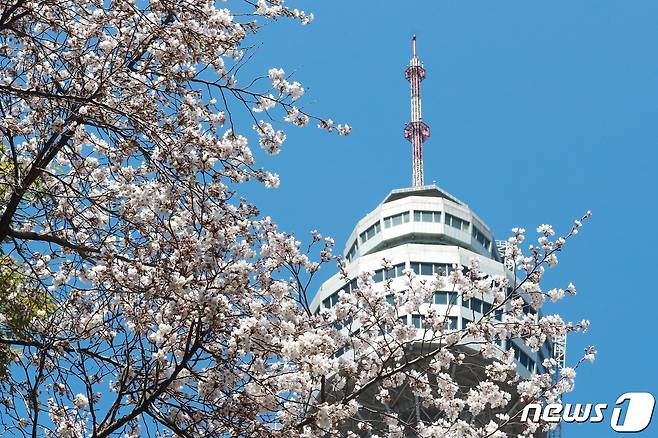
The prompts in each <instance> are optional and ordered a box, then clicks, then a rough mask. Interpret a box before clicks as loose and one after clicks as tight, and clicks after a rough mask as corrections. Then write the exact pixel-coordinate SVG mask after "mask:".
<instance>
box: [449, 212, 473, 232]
mask: <svg viewBox="0 0 658 438" xmlns="http://www.w3.org/2000/svg"><path fill="white" fill-rule="evenodd" d="M446 225H450V226H451V227H453V228H457V229H458V230H461V231H468V225H469V222H468V221H465V220H464V219H460V218H458V217H457V216H453V215H451V214H450V213H446Z"/></svg>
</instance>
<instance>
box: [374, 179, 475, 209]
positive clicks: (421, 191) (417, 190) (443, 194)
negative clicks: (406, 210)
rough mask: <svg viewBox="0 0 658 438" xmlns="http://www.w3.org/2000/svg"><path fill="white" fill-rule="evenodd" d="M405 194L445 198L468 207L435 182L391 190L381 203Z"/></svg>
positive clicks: (394, 199)
mask: <svg viewBox="0 0 658 438" xmlns="http://www.w3.org/2000/svg"><path fill="white" fill-rule="evenodd" d="M407 196H427V197H431V198H445V199H449V200H451V201H453V202H456V203H457V204H460V205H463V206H464V207H468V206H467V205H466V204H465V203H464V202H462V201H460V200H459V199H457V198H455V197H454V196H452V195H451V194H450V193H448V192H447V191H445V190H444V189H442V188H441V187H439V186H437V185H436V184H430V185H426V186H418V187H408V188H404V189H395V190H391V192H390V193H389V194H388V195H387V196H386V198H384V200H383V201H382V204H385V203H387V202H391V201H396V200H398V199H402V198H406V197H407Z"/></svg>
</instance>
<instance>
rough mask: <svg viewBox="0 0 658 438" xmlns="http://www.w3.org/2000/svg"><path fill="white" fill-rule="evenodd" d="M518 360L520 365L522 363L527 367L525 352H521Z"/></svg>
mask: <svg viewBox="0 0 658 438" xmlns="http://www.w3.org/2000/svg"><path fill="white" fill-rule="evenodd" d="M519 362H521V365H523V366H524V367H526V368H527V367H528V356H527V355H526V354H525V353H523V352H521V360H520V361H519Z"/></svg>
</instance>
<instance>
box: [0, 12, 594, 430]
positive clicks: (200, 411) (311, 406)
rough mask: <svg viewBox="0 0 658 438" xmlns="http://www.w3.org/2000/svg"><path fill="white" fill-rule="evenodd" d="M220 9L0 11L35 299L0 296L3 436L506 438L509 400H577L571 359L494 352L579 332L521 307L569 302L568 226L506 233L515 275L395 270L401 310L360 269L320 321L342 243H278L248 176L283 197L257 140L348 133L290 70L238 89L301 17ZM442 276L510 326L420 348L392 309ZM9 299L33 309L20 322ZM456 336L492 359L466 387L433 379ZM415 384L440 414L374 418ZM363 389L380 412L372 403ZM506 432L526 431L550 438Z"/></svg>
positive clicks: (12, 270)
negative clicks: (309, 100) (271, 28)
mask: <svg viewBox="0 0 658 438" xmlns="http://www.w3.org/2000/svg"><path fill="white" fill-rule="evenodd" d="M233 3H234V4H233ZM233 3H232V4H231V5H230V7H231V9H230V10H229V9H227V8H226V7H224V5H217V4H215V2H214V1H207V0H206V1H204V0H179V1H170V0H159V1H134V0H116V1H110V2H103V1H98V0H57V1H55V0H41V1H26V0H12V1H9V2H5V3H4V4H3V6H1V7H0V63H1V69H0V114H1V118H0V137H1V139H2V148H1V152H2V153H1V155H0V169H1V170H2V171H0V188H1V190H0V195H1V196H2V209H1V215H0V241H2V248H3V251H4V254H5V257H8V258H9V259H8V260H11V261H12V262H11V263H9V262H8V263H4V264H3V266H2V270H3V271H2V275H3V278H6V279H11V278H19V279H20V282H21V284H24V285H26V286H25V287H18V286H16V287H13V289H12V291H11V293H10V294H9V295H7V296H5V295H6V294H4V292H6V291H7V290H8V289H7V288H6V287H4V286H3V289H4V292H3V294H0V312H2V313H0V344H1V345H2V348H3V351H4V352H6V354H7V355H9V356H10V359H11V364H10V366H9V369H8V372H7V373H6V375H4V376H3V377H2V381H1V382H0V392H1V393H2V394H0V396H1V399H0V403H1V404H2V406H0V412H1V416H0V433H1V434H2V435H3V436H5V435H10V436H33V437H36V436H63V437H78V436H87V435H90V436H94V437H108V436H115V435H116V436H126V437H136V436H142V435H144V436H181V437H199V436H220V437H225V436H250V437H251V436H303V437H315V436H339V435H349V436H362V435H366V434H371V435H373V436H374V435H375V434H378V435H380V436H402V434H417V435H419V436H436V437H438V436H441V437H444V436H454V437H462V436H496V437H502V436H506V433H507V432H505V430H506V428H507V427H508V425H509V424H512V423H514V424H517V423H519V416H518V411H519V409H518V406H517V408H516V410H514V409H512V408H511V407H510V406H508V404H509V403H508V402H509V400H510V397H511V396H510V394H511V393H518V394H520V397H521V400H522V401H523V402H524V403H531V402H533V401H537V400H542V401H550V400H556V399H558V398H559V396H560V394H562V393H563V392H565V391H568V390H569V389H570V388H571V386H572V385H573V378H574V375H575V373H574V371H573V368H565V369H562V370H561V371H560V375H555V373H556V371H554V368H553V367H552V366H551V364H550V363H547V368H548V369H550V370H551V371H550V372H548V373H546V374H541V375H540V374H537V375H534V376H533V377H532V378H530V379H528V380H522V379H519V378H518V376H517V375H516V374H515V373H514V364H513V358H512V357H511V356H510V354H509V353H505V354H502V355H501V354H498V355H496V354H495V352H494V345H495V343H496V342H497V341H500V340H501V339H506V338H509V337H518V338H521V339H523V340H524V341H525V342H526V344H527V345H528V346H530V347H531V348H537V347H538V346H539V345H541V343H543V342H545V341H546V340H547V339H548V338H550V337H553V336H557V335H561V334H565V333H567V332H571V331H578V330H583V329H585V328H586V325H587V323H586V321H585V322H582V323H578V324H569V323H565V322H563V321H562V320H561V319H560V318H559V316H546V317H542V318H539V319H537V318H529V317H527V316H525V315H524V314H523V312H522V301H523V300H522V299H521V298H520V297H521V296H525V297H529V298H530V299H531V300H532V302H533V305H534V306H535V307H536V308H539V307H541V305H542V303H543V302H544V299H545V298H546V297H549V298H550V299H553V300H557V299H560V298H562V297H563V296H564V295H565V293H566V294H569V293H572V294H573V293H575V288H574V287H573V286H572V285H570V286H568V287H566V288H565V289H554V290H550V291H548V292H544V291H543V290H542V288H541V286H540V282H541V280H542V278H543V274H544V271H545V267H552V266H554V265H555V264H556V263H557V255H558V253H559V252H560V251H561V250H562V249H563V247H564V245H565V244H566V242H567V240H568V239H569V238H571V237H573V236H574V235H575V234H576V233H577V232H578V229H579V227H580V225H581V224H580V222H578V221H576V222H575V224H574V225H573V227H572V228H571V230H570V232H569V233H568V234H567V235H566V236H565V237H560V238H557V239H554V238H553V234H554V232H553V229H552V228H551V227H550V226H541V227H540V228H539V229H538V232H539V234H540V239H539V245H538V246H532V247H531V248H530V250H529V252H528V253H527V254H525V253H523V252H522V251H521V249H520V244H521V243H522V242H523V239H524V236H525V233H524V231H523V230H522V229H515V231H514V236H513V237H512V238H511V239H510V240H509V244H508V250H507V253H506V257H507V260H508V261H509V262H510V263H512V264H513V265H514V267H515V268H517V269H518V273H519V275H518V281H516V280H515V281H514V282H511V283H510V281H509V278H501V277H492V276H487V275H486V274H484V273H480V272H479V269H478V265H477V261H474V262H473V264H472V265H471V266H469V267H468V271H462V270H460V269H457V270H455V271H454V272H453V273H452V274H451V276H450V277H443V278H442V277H436V278H434V279H433V280H432V281H427V280H422V279H419V278H416V277H415V276H414V274H413V272H408V273H407V278H408V282H409V290H408V292H407V293H406V294H405V295H404V296H403V295H400V294H398V296H396V301H395V303H394V305H391V304H389V303H388V302H387V300H386V295H387V294H388V293H389V292H390V291H387V287H388V286H387V285H385V286H384V287H383V288H382V287H380V286H377V285H375V284H374V283H373V281H372V278H371V274H372V273H367V272H366V273H363V275H362V276H360V277H359V279H358V289H357V290H355V291H354V292H353V293H351V294H341V297H340V303H339V305H338V306H336V309H335V311H332V312H329V311H326V310H323V311H322V312H320V313H319V314H313V313H312V312H311V309H310V308H309V298H310V295H311V294H312V288H313V287H315V286H316V285H315V283H314V282H313V279H314V277H315V275H316V273H317V272H318V270H319V269H320V267H321V266H322V265H326V264H328V263H331V262H332V261H334V260H338V262H339V266H343V265H342V264H341V263H342V262H341V261H340V259H338V258H337V257H335V256H334V255H333V253H332V250H333V244H334V242H333V240H332V239H330V238H323V237H322V236H321V235H320V234H318V233H316V232H314V233H312V236H311V238H309V243H308V245H305V244H302V243H301V242H300V241H298V240H296V239H295V237H294V236H292V235H290V234H288V233H285V232H282V231H280V230H279V229H278V228H277V226H276V225H275V224H274V223H273V222H272V221H271V219H269V218H268V217H263V215H262V214H261V213H260V212H259V211H258V209H257V208H256V207H255V206H254V205H252V204H251V203H249V202H248V201H247V200H246V199H244V198H242V197H240V195H239V191H240V185H241V183H244V182H246V181H251V180H255V181H259V182H261V183H262V184H264V185H265V186H266V187H271V188H274V187H276V186H277V185H278V183H279V177H278V175H276V174H273V173H270V172H268V171H267V170H265V169H263V168H260V167H257V166H256V164H255V162H254V157H253V154H252V151H251V146H250V144H251V143H252V142H254V141H256V142H258V145H259V146H260V147H261V148H263V149H264V150H265V151H266V152H267V153H268V154H276V153H278V152H279V150H280V148H281V146H282V144H283V143H284V141H285V139H286V135H285V132H284V130H283V128H282V126H285V125H287V124H292V125H295V126H299V127H301V126H305V125H308V124H313V125H317V126H318V127H319V128H321V129H323V130H327V131H329V132H335V133H338V134H340V135H345V134H349V132H350V131H351V128H350V127H349V126H348V125H343V124H339V125H335V124H334V122H333V121H332V120H330V119H327V118H319V117H317V116H314V115H311V114H309V113H307V112H306V111H305V110H304V109H303V107H302V106H301V104H300V103H299V102H300V99H302V97H303V94H304V88H303V87H302V85H301V84H300V83H299V82H297V81H295V80H293V78H292V77H290V76H288V75H286V73H285V72H284V70H282V69H280V68H271V69H269V70H268V71H263V74H262V75H261V76H258V77H243V75H242V71H243V69H242V67H243V66H244V65H245V63H247V62H248V60H249V58H250V56H251V52H252V47H253V45H254V42H255V41H256V40H257V36H258V31H259V29H260V28H261V26H262V25H263V24H265V23H267V22H270V21H282V20H292V21H296V22H298V23H300V24H302V25H305V24H308V23H309V22H311V21H312V19H313V15H312V14H310V13H306V12H303V11H300V10H297V9H291V8H288V7H287V6H285V5H284V4H283V1H282V0H269V1H265V0H258V1H257V2H250V1H244V2H233ZM281 25H283V23H281ZM588 216H589V215H585V217H584V218H587V217H588ZM383 263H384V265H386V261H383ZM515 279H516V277H515ZM7 281H9V280H7ZM12 281H13V280H12ZM5 283H6V282H5ZM445 284H450V285H451V286H452V287H453V288H454V290H455V291H457V292H458V293H459V294H461V295H462V296H464V297H470V296H475V295H476V294H482V293H485V292H486V293H493V294H494V296H495V306H494V309H492V312H494V311H495V310H501V311H502V310H504V313H505V318H504V319H503V320H502V321H499V320H497V319H496V318H494V317H493V313H490V314H487V315H484V317H482V318H481V319H480V320H478V321H474V322H473V323H472V324H471V325H470V326H469V327H468V329H467V330H451V329H448V328H446V326H445V315H441V314H439V313H438V312H434V313H430V314H429V315H428V316H427V318H426V322H427V323H428V324H429V325H430V326H431V327H432V328H431V330H429V333H430V335H429V336H430V338H428V339H423V340H422V341H423V345H424V346H425V347H423V348H420V349H418V348H417V345H418V342H419V340H418V333H417V332H416V331H413V330H411V329H410V328H409V327H407V326H403V325H402V324H401V323H400V322H399V321H398V320H397V318H396V312H398V311H400V309H407V310H408V311H410V312H411V311H414V309H416V310H417V309H418V306H419V305H420V303H421V302H422V301H423V300H425V299H426V298H427V297H428V294H430V293H431V292H432V291H433V290H436V288H437V287H439V285H445ZM2 300H4V301H2ZM5 302H10V303H13V304H12V305H15V306H16V305H23V309H24V311H23V312H22V315H23V319H22V320H21V323H20V324H21V325H20V330H18V329H16V325H15V318H14V317H13V316H12V313H13V314H14V315H15V314H16V313H17V312H16V311H13V312H10V311H8V310H7V309H10V307H8V305H6V304H4V303H5ZM21 303H22V304H21ZM35 303H36V304H35ZM30 309H31V310H30ZM28 310H30V311H28ZM18 313H21V312H20V311H19V312H18ZM12 324H14V325H12ZM337 324H340V327H347V326H350V325H352V324H354V325H355V327H356V326H358V327H359V329H358V330H345V329H342V328H341V329H339V328H337ZM464 342H470V343H473V342H476V343H478V344H479V345H480V346H481V347H480V348H479V350H478V351H479V353H478V354H480V355H481V356H482V357H483V358H485V359H486V361H487V363H488V364H489V365H487V376H488V378H487V380H486V381H482V382H480V383H479V384H478V385H477V386H475V387H471V388H464V387H460V385H459V384H458V383H457V382H456V381H454V380H453V379H452V377H451V376H450V375H449V374H448V373H446V370H448V369H450V367H451V366H452V365H455V364H456V365H459V364H461V363H464V362H465V361H467V360H468V358H466V357H465V355H464V354H463V353H460V350H459V348H458V347H459V346H460V345H463V344H464ZM339 350H350V351H351V352H352V353H351V354H350V355H342V356H340V357H338V355H337V354H336V352H337V351H339ZM412 351H413V354H411V353H412ZM593 353H594V352H593V350H591V351H588V352H587V358H589V359H592V358H593ZM549 362H550V360H549ZM436 376H439V379H438V380H437V377H436ZM430 380H431V382H434V383H430ZM405 382H407V383H409V382H410V383H411V385H410V387H411V388H413V392H414V394H415V395H416V396H418V397H419V398H420V399H421V400H422V401H423V403H427V404H431V405H432V406H435V407H436V409H439V410H440V411H441V412H442V415H441V416H440V418H438V419H437V420H436V421H433V422H431V423H422V422H416V423H408V422H405V421H403V420H402V419H401V418H399V417H397V416H396V415H395V413H391V412H389V411H387V410H386V409H385V404H386V403H385V402H386V398H387V397H388V396H389V395H390V393H392V392H394V391H395V388H397V387H400V386H401V385H402V384H404V383H405ZM436 382H439V383H436ZM368 394H374V396H373V397H374V400H376V401H378V402H380V403H379V405H378V404H376V403H374V404H371V405H366V404H365V403H364V400H365V399H366V398H367V397H366V395H368ZM492 410H496V412H497V414H496V415H495V416H491V418H490V419H488V421H487V422H486V423H484V422H483V421H482V418H483V417H482V416H481V415H482V414H483V412H484V411H487V412H490V411H492ZM368 413H376V414H377V415H378V419H377V420H374V419H373V420H368V419H365V420H364V418H365V417H367V415H365V414H368ZM364 415H365V416H364ZM373 418H374V417H373ZM382 419H383V420H382ZM352 426H354V427H352ZM520 426H521V427H522V428H523V430H526V432H525V433H527V434H532V433H533V432H534V431H535V430H538V428H541V427H543V426H544V425H543V424H525V425H520Z"/></svg>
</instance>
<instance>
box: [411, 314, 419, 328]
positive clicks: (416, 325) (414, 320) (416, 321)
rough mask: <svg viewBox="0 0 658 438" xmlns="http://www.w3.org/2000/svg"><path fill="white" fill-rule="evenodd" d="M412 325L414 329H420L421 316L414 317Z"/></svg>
mask: <svg viewBox="0 0 658 438" xmlns="http://www.w3.org/2000/svg"><path fill="white" fill-rule="evenodd" d="M411 323H412V324H413V325H414V327H416V328H420V315H412V316H411Z"/></svg>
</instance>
